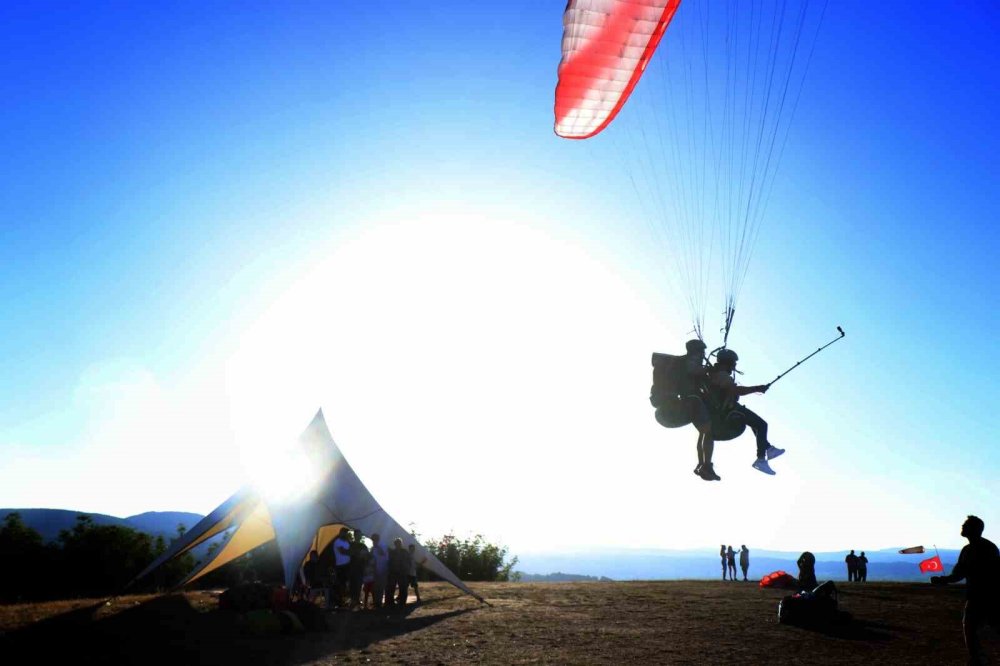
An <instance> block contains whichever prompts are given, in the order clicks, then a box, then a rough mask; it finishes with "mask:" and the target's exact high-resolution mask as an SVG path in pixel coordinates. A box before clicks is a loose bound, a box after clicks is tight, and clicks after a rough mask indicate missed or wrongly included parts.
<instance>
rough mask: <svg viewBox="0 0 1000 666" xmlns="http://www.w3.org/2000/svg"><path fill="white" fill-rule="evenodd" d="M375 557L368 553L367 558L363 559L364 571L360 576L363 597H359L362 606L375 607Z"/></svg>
mask: <svg viewBox="0 0 1000 666" xmlns="http://www.w3.org/2000/svg"><path fill="white" fill-rule="evenodd" d="M374 591H375V557H374V556H373V555H371V554H370V553H369V556H368V559H366V560H365V573H364V576H363V577H362V578H361V592H362V594H363V597H362V599H361V607H362V608H374V607H375V594H374Z"/></svg>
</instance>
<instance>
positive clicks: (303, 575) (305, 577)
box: [299, 550, 330, 608]
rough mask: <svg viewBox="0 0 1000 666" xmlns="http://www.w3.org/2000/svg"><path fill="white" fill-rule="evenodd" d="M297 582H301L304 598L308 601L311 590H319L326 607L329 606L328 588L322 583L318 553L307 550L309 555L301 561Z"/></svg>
mask: <svg viewBox="0 0 1000 666" xmlns="http://www.w3.org/2000/svg"><path fill="white" fill-rule="evenodd" d="M299 583H301V585H302V589H303V590H304V594H303V598H304V599H306V600H307V601H309V600H311V598H312V595H313V592H319V591H321V592H322V593H323V601H325V602H326V607H327V608H330V588H329V587H327V586H326V585H324V582H323V576H322V573H321V571H320V564H319V553H317V552H316V551H315V550H310V551H309V557H307V558H306V561H305V562H303V563H302V568H301V569H299Z"/></svg>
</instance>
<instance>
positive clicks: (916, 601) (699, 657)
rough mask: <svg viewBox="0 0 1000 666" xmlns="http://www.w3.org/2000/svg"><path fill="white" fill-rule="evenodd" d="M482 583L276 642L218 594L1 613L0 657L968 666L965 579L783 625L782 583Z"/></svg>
mask: <svg viewBox="0 0 1000 666" xmlns="http://www.w3.org/2000/svg"><path fill="white" fill-rule="evenodd" d="M471 587H472V588H473V589H474V590H475V591H476V592H477V593H478V594H481V595H482V596H483V597H485V598H486V600H487V601H488V602H489V605H483V604H480V603H479V602H478V601H476V600H475V599H472V598H471V597H468V596H465V595H462V594H460V593H459V592H458V591H457V590H455V589H454V588H452V587H451V586H449V585H446V584H444V583H430V584H424V585H422V586H421V595H422V597H423V602H422V603H420V604H411V605H409V606H407V607H406V608H405V609H401V610H395V611H390V612H376V611H354V612H330V613H327V614H326V616H325V617H326V619H327V624H328V628H327V629H326V630H325V631H313V632H306V633H300V634H294V635H272V636H253V635H248V634H247V632H246V630H245V629H244V628H243V627H242V626H241V624H240V622H239V618H238V616H237V615H236V614H235V613H232V612H228V611H219V610H218V609H217V605H218V604H217V594H213V593H210V592H192V593H186V594H183V595H179V594H178V595H166V596H160V597H148V596H147V597H122V598H119V599H117V600H115V601H114V602H113V603H112V604H111V605H106V604H104V603H103V601H98V600H76V601H65V602H52V603H46V604H21V605H9V606H0V631H2V632H3V634H2V635H0V663H3V664H21V663H36V664H48V663H68V664H73V666H77V665H79V664H147V665H156V664H219V665H228V664H232V665H233V666H237V665H238V666H252V665H255V664H278V665H281V666H298V665H305V664H342V663H350V664H364V663H398V664H479V663H487V664H608V663H629V662H634V663H642V664H706V663H711V662H719V661H720V660H726V661H727V662H729V663H732V661H733V660H736V661H737V662H738V663H742V664H764V663H768V664H792V663H795V664H865V665H866V666H871V665H875V664H894V665H896V664H907V665H915V664H935V665H939V664H964V663H965V647H964V645H963V643H962V633H961V619H962V605H963V591H962V590H961V589H959V588H947V589H941V588H932V587H930V586H929V585H926V584H923V585H922V584H903V583H895V584H893V583H867V584H865V585H858V584H854V585H851V584H847V583H843V584H841V585H840V586H839V589H840V592H841V594H840V607H841V609H843V610H845V611H848V612H850V613H851V615H852V616H853V621H852V622H851V623H850V624H847V625H843V626H838V627H836V628H828V629H826V630H822V631H820V630H806V629H799V628H794V627H788V626H783V625H780V624H778V621H777V605H778V600H779V599H780V598H781V597H782V596H783V595H784V594H787V592H785V591H779V590H761V589H760V588H759V587H758V586H757V584H756V583H733V582H722V581H656V582H622V583H597V582H594V583H493V584H489V583H484V584H472V585H471ZM412 600H413V597H412V596H411V601H412ZM983 639H984V642H985V645H986V647H987V648H988V652H989V654H991V656H992V657H993V659H994V662H995V663H1000V636H997V635H996V634H995V633H993V632H991V631H990V630H986V631H984V632H983ZM11 658H12V660H9V659H11Z"/></svg>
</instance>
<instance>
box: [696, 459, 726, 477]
mask: <svg viewBox="0 0 1000 666" xmlns="http://www.w3.org/2000/svg"><path fill="white" fill-rule="evenodd" d="M698 476H700V477H701V478H703V479H705V480H706V481H721V480H722V477H721V476H719V475H718V474H716V473H715V469H714V468H713V467H712V463H705V464H704V465H702V466H701V471H700V472H699V473H698Z"/></svg>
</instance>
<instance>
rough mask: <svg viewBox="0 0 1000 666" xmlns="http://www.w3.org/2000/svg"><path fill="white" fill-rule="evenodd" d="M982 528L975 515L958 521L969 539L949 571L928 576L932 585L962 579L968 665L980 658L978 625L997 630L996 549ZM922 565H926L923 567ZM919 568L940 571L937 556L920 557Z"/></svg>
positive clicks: (999, 565)
mask: <svg viewBox="0 0 1000 666" xmlns="http://www.w3.org/2000/svg"><path fill="white" fill-rule="evenodd" d="M984 529H985V525H984V524H983V521H982V520H981V519H979V518H977V517H976V516H969V517H968V518H966V520H965V522H964V523H962V536H964V537H965V538H966V539H968V540H969V544H968V545H967V546H965V547H964V548H962V552H961V553H959V556H958V562H957V563H956V564H955V567H954V568H953V569H952V570H951V574H950V575H948V576H931V584H933V585H947V584H948V583H957V582H958V581H960V580H962V579H963V578H964V579H965V582H966V588H965V598H966V601H965V614H964V615H963V616H962V630H963V633H964V635H965V647H966V648H967V649H968V651H969V663H970V664H978V663H979V660H980V652H981V649H980V645H979V637H978V635H977V631H978V630H979V626H980V625H981V624H984V623H987V624H989V625H990V626H991V627H993V628H994V629H995V630H997V631H1000V596H998V595H1000V551H998V550H997V547H996V544H994V543H993V542H992V541H990V540H989V539H984V538H983V530H984ZM934 560H936V562H934ZM928 563H932V564H928ZM925 565H928V566H927V568H926V569H925ZM920 570H921V571H925V570H936V571H940V570H941V559H940V558H939V557H937V556H934V557H932V558H931V559H930V560H924V561H923V562H921V563H920Z"/></svg>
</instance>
